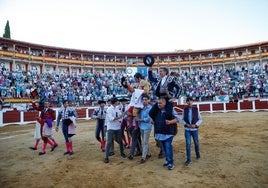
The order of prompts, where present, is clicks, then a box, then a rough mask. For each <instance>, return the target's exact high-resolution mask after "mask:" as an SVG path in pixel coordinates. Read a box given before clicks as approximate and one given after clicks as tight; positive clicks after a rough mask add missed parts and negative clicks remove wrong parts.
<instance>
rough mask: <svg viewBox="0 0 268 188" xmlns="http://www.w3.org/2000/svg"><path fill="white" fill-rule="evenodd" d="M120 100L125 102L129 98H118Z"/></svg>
mask: <svg viewBox="0 0 268 188" xmlns="http://www.w3.org/2000/svg"><path fill="white" fill-rule="evenodd" d="M119 101H120V102H127V101H130V99H129V98H122V99H119Z"/></svg>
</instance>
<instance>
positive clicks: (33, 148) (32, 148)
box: [29, 147, 37, 150]
mask: <svg viewBox="0 0 268 188" xmlns="http://www.w3.org/2000/svg"><path fill="white" fill-rule="evenodd" d="M29 148H30V149H31V150H37V148H35V147H29Z"/></svg>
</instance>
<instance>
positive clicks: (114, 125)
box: [104, 98, 126, 163]
mask: <svg viewBox="0 0 268 188" xmlns="http://www.w3.org/2000/svg"><path fill="white" fill-rule="evenodd" d="M118 105H119V100H118V99H117V98H112V99H111V106H110V107H109V108H108V109H107V113H106V120H107V144H106V152H105V159H104V163H109V152H110V148H111V144H112V142H113V140H114V139H115V140H116V141H117V142H118V143H119V145H120V154H121V157H122V158H126V155H125V153H124V147H123V142H122V132H121V119H122V118H123V116H124V113H122V112H121V111H120V110H119V108H117V106H118Z"/></svg>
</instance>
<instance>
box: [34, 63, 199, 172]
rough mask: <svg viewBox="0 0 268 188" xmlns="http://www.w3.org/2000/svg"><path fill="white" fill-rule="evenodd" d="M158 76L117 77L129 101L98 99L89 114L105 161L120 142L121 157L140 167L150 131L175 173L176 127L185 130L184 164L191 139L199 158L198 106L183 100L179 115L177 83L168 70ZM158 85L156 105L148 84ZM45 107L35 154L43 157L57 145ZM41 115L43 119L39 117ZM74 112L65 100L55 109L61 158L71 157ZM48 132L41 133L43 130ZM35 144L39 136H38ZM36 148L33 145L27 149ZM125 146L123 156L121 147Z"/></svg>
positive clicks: (189, 99)
mask: <svg viewBox="0 0 268 188" xmlns="http://www.w3.org/2000/svg"><path fill="white" fill-rule="evenodd" d="M159 76H160V77H159V78H155V77H153V74H152V69H151V68H149V71H148V78H149V81H147V80H145V79H144V78H143V76H142V75H141V74H140V73H136V74H135V75H134V78H135V81H136V83H135V84H131V83H130V82H129V81H128V80H127V79H126V78H122V80H121V84H122V86H123V87H125V88H127V90H128V91H129V93H131V98H130V99H126V98H124V99H118V98H116V97H114V98H112V99H110V100H109V103H108V106H107V105H106V101H102V100H100V101H98V104H99V107H98V108H96V109H95V110H94V112H93V114H92V118H93V119H96V129H95V138H96V140H97V141H98V142H99V143H100V148H101V151H103V152H104V153H105V156H104V163H109V162H110V159H109V158H110V156H112V155H114V153H115V152H114V143H115V142H116V143H118V144H119V146H120V147H119V148H120V156H121V157H122V158H128V159H130V160H132V159H133V158H134V156H141V160H140V162H141V163H145V162H146V160H147V159H148V158H150V157H151V150H150V147H149V145H150V144H149V138H150V135H151V132H152V130H154V138H155V140H156V141H157V142H158V144H159V146H160V148H161V149H160V150H161V153H162V155H163V156H164V157H165V160H166V162H165V163H164V164H163V166H164V167H167V168H168V169H169V170H172V169H174V167H175V165H174V158H173V146H172V141H173V138H174V136H175V135H176V134H177V131H178V127H177V123H181V124H182V125H183V126H184V131H185V132H184V134H185V140H186V157H187V160H186V161H185V165H189V164H190V162H191V138H193V141H194V144H195V153H196V158H197V159H200V149H199V141H198V128H199V126H200V124H201V123H202V117H201V114H200V112H199V110H198V108H197V107H195V106H193V99H192V98H191V97H188V98H187V100H186V102H187V104H188V105H187V107H186V108H185V109H183V112H182V117H181V118H180V117H179V115H178V112H177V111H176V110H175V109H174V107H173V103H172V100H173V99H174V98H178V97H179V95H180V92H181V88H180V86H179V84H178V83H177V81H176V79H175V78H174V77H172V76H170V75H169V72H168V69H167V68H165V67H163V68H160V71H159ZM152 82H157V87H156V92H155V95H156V96H157V97H158V99H157V102H155V103H153V102H151V101H150V83H152ZM46 110H47V108H46V107H45V108H43V109H42V112H41V115H40V119H42V123H40V125H41V129H40V130H41V131H40V132H41V137H42V140H43V142H44V146H43V148H42V151H41V152H40V153H39V155H44V154H45V153H46V152H45V148H46V144H47V143H49V142H51V141H52V142H53V143H54V144H51V145H52V148H51V151H53V150H54V149H55V148H56V147H57V143H56V141H55V140H54V138H53V136H52V131H51V130H50V129H52V126H50V122H52V121H53V119H55V118H50V119H51V120H52V121H48V120H47V119H49V117H50V116H49V115H48V113H46ZM42 114H45V115H42ZM77 117H78V116H77V113H76V111H75V110H74V109H73V108H71V107H69V106H68V101H64V103H63V107H62V108H61V109H60V110H59V113H58V116H57V118H56V131H58V128H59V123H60V121H61V122H62V132H63V135H64V138H65V142H66V152H65V153H64V155H66V154H69V155H72V154H73V149H72V139H71V137H72V136H73V135H75V120H76V118H77ZM47 129H48V130H50V131H46V130H47ZM47 132H49V133H47ZM39 140H40V138H39ZM31 148H32V149H33V148H34V149H36V148H37V145H35V146H34V147H31ZM126 148H129V149H130V150H129V153H128V155H126V154H125V149H126Z"/></svg>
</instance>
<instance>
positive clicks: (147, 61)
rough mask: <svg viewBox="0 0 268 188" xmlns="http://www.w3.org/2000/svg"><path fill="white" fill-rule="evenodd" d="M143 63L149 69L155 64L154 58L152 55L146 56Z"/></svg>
mask: <svg viewBox="0 0 268 188" xmlns="http://www.w3.org/2000/svg"><path fill="white" fill-rule="evenodd" d="M143 63H144V65H145V66H147V67H151V66H153V64H154V57H153V56H152V55H145V56H144V57H143Z"/></svg>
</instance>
